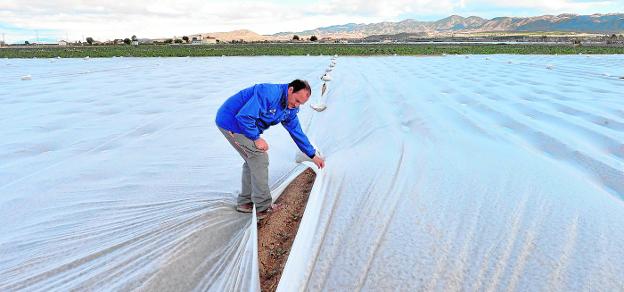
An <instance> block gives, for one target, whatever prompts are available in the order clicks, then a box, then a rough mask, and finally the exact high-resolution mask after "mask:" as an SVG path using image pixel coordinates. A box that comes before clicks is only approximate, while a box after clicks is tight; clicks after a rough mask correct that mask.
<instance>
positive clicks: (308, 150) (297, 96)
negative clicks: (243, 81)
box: [216, 79, 325, 219]
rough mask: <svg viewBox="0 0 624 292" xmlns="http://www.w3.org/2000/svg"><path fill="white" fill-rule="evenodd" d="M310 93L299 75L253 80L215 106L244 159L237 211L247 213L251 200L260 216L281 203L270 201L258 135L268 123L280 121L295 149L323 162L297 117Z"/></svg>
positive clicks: (264, 151)
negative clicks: (271, 80) (276, 81)
mask: <svg viewBox="0 0 624 292" xmlns="http://www.w3.org/2000/svg"><path fill="white" fill-rule="evenodd" d="M311 94H312V90H311V89H310V85H309V84H308V82H307V81H304V80H299V79H296V80H294V81H293V82H291V83H289V84H268V83H264V84H256V85H254V86H252V87H249V88H246V89H243V90H242V91H240V92H238V93H236V94H235V95H233V96H231V97H230V98H228V99H227V100H226V101H225V103H223V105H221V107H220V108H219V111H218V112H217V118H216V123H217V126H218V127H219V130H220V131H221V133H223V135H224V136H225V138H226V139H227V140H228V141H229V142H230V144H231V145H232V146H233V147H234V149H236V151H238V153H239V154H240V155H241V157H243V159H244V160H245V163H243V175H242V189H241V193H240V194H239V196H238V199H237V204H238V206H237V207H236V210H237V211H239V212H244V213H251V212H252V210H253V209H252V208H253V204H255V205H256V211H257V216H258V219H262V218H264V217H266V216H267V215H268V214H269V213H271V212H274V211H275V210H277V209H279V208H280V207H281V206H279V205H276V204H272V198H271V191H270V190H269V155H268V154H267V150H269V145H268V144H267V142H266V141H265V140H264V139H263V138H262V137H260V135H261V134H262V133H263V132H264V131H265V130H266V129H268V128H269V127H270V126H272V125H276V124H277V123H282V125H283V126H284V128H286V130H288V133H290V137H291V138H292V139H293V140H294V141H295V144H297V146H298V147H299V149H300V150H301V151H302V152H303V153H305V154H306V155H307V156H308V157H310V158H311V159H312V161H313V162H314V164H316V166H317V167H319V168H323V167H324V166H325V161H324V160H323V158H321V157H320V156H319V155H318V154H317V151H316V149H314V147H313V146H312V144H310V141H309V140H308V137H307V136H306V135H305V134H304V133H303V130H301V124H300V123H299V119H298V118H297V113H298V112H299V106H300V105H302V104H304V103H305V102H306V101H308V99H309V98H310V95H311Z"/></svg>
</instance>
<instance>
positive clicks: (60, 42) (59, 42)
mask: <svg viewBox="0 0 624 292" xmlns="http://www.w3.org/2000/svg"><path fill="white" fill-rule="evenodd" d="M67 44H68V43H67V41H64V40H60V41H58V45H59V46H67Z"/></svg>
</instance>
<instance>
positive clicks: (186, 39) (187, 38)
mask: <svg viewBox="0 0 624 292" xmlns="http://www.w3.org/2000/svg"><path fill="white" fill-rule="evenodd" d="M182 39H183V40H184V41H185V42H186V43H187V44H188V42H189V37H187V36H183V37H182Z"/></svg>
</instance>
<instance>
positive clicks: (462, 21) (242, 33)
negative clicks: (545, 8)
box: [208, 13, 624, 41]
mask: <svg viewBox="0 0 624 292" xmlns="http://www.w3.org/2000/svg"><path fill="white" fill-rule="evenodd" d="M479 32H578V33H604V34H611V33H623V32H624V13H610V14H592V15H578V14H560V15H542V16H535V17H496V18H492V19H485V18H481V17H478V16H470V17H462V16H459V15H452V16H449V17H446V18H444V19H440V20H437V21H418V20H414V19H406V20H403V21H399V22H379V23H369V24H365V23H347V24H342V25H333V26H326V27H319V28H316V29H312V30H305V31H298V32H280V33H276V34H273V35H259V34H256V33H254V32H252V31H249V30H238V31H234V32H228V33H208V34H212V35H215V36H217V38H220V37H221V39H222V40H224V41H229V40H233V39H244V40H247V41H252V40H253V41H258V40H285V39H291V38H292V37H293V35H298V36H300V37H309V36H312V35H315V36H317V37H318V38H324V37H331V38H349V39H353V38H365V37H368V36H373V35H393V34H400V33H411V34H422V35H424V36H430V37H431V36H436V35H444V34H449V33H479ZM223 36H227V38H224V37H223Z"/></svg>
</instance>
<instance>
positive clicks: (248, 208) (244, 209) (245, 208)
mask: <svg viewBox="0 0 624 292" xmlns="http://www.w3.org/2000/svg"><path fill="white" fill-rule="evenodd" d="M252 210H253V205H252V204H251V203H247V204H242V205H238V206H236V211H238V212H241V213H251V212H252Z"/></svg>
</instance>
